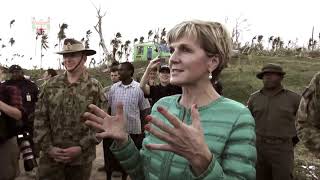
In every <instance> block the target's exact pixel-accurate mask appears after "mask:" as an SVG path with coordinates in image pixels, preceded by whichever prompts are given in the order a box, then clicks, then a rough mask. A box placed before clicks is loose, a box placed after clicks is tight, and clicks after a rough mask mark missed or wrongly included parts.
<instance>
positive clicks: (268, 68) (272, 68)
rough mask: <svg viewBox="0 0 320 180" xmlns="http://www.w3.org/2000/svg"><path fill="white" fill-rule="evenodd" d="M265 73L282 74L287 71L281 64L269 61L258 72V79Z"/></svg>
mask: <svg viewBox="0 0 320 180" xmlns="http://www.w3.org/2000/svg"><path fill="white" fill-rule="evenodd" d="M265 73H277V74H280V75H285V74H286V72H284V71H283V69H282V67H281V66H280V65H279V64H275V63H268V64H266V65H264V66H263V67H262V69H261V72H259V73H258V74H257V78H258V79H262V78H263V75H264V74H265Z"/></svg>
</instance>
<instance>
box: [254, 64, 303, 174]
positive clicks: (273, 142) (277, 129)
mask: <svg viewBox="0 0 320 180" xmlns="http://www.w3.org/2000/svg"><path fill="white" fill-rule="evenodd" d="M284 75H285V72H284V71H283V69H282V67H281V66H280V65H278V64H272V63H270V64H267V65H265V66H264V67H263V68H262V71H261V72H259V73H258V74H257V78H259V79H262V81H263V88H262V89H261V90H259V91H257V92H255V93H253V94H251V96H250V98H249V100H248V108H249V109H250V111H251V113H252V115H253V117H254V119H255V122H256V135H257V142H256V147H257V154H258V159H257V164H256V172H257V176H256V178H257V180H280V179H281V180H291V179H292V178H293V177H292V170H293V162H294V154H293V146H294V145H293V141H292V139H293V138H294V137H295V136H296V129H295V119H296V112H297V110H298V107H299V102H300V95H298V94H297V93H295V92H292V91H290V90H287V89H285V88H284V87H283V86H282V83H281V82H282V80H283V77H284Z"/></svg>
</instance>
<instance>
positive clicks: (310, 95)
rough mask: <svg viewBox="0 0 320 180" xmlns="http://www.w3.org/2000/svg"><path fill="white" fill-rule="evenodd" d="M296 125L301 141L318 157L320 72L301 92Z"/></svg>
mask: <svg viewBox="0 0 320 180" xmlns="http://www.w3.org/2000/svg"><path fill="white" fill-rule="evenodd" d="M296 127H297V131H298V136H299V138H300V140H301V141H302V143H303V144H304V145H305V146H306V147H307V148H308V149H309V150H310V151H311V152H313V153H314V154H315V155H316V156H317V157H318V158H320V155H319V154H320V73H317V74H316V75H314V77H313V78H312V80H311V82H310V84H309V86H308V87H307V88H306V89H305V91H304V92H303V94H302V99H301V102H300V106H299V110H298V115H297V121H296Z"/></svg>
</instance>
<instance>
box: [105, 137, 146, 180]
mask: <svg viewBox="0 0 320 180" xmlns="http://www.w3.org/2000/svg"><path fill="white" fill-rule="evenodd" d="M130 137H131V139H132V140H133V142H134V144H135V145H136V146H137V148H138V149H139V150H140V149H141V148H142V141H143V138H144V134H130ZM112 143H113V139H109V138H106V139H103V155H104V165H105V170H106V173H107V180H111V176H112V172H113V171H120V172H121V173H122V179H123V180H125V179H127V176H128V174H127V173H126V171H125V170H124V169H123V168H122V167H121V165H120V162H119V161H118V159H117V158H116V157H115V156H114V155H113V154H112V152H111V151H110V146H111V145H112Z"/></svg>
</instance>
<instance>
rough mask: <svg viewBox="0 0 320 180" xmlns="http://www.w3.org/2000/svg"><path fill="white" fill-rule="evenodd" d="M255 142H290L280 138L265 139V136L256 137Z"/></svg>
mask: <svg viewBox="0 0 320 180" xmlns="http://www.w3.org/2000/svg"><path fill="white" fill-rule="evenodd" d="M257 142H262V143H267V144H282V143H288V142H292V139H291V138H280V137H267V136H259V135H258V136H257Z"/></svg>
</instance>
